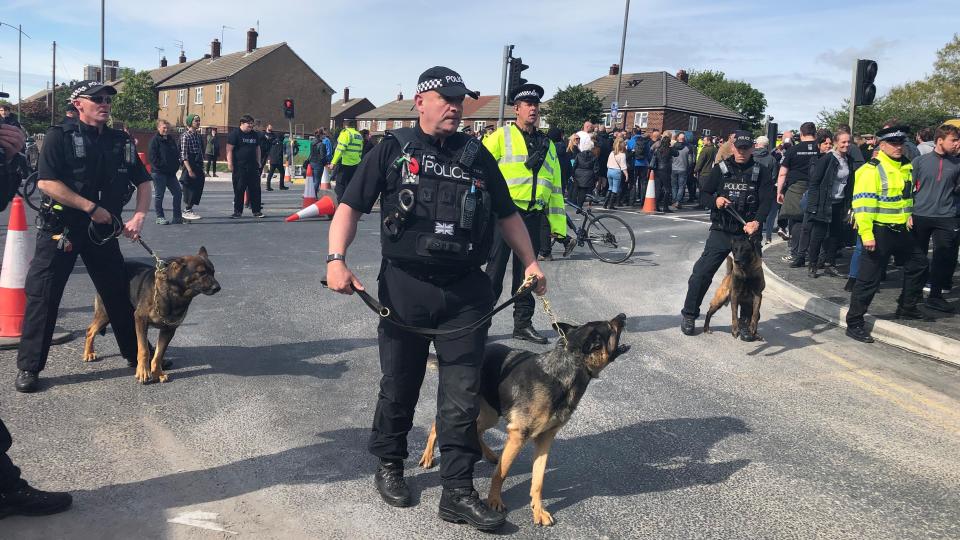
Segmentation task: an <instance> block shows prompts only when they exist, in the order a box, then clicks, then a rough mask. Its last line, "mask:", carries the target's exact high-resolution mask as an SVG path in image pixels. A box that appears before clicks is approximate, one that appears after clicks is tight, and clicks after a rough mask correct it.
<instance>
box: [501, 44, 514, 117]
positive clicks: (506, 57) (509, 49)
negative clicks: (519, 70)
mask: <svg viewBox="0 0 960 540" xmlns="http://www.w3.org/2000/svg"><path fill="white" fill-rule="evenodd" d="M512 54H513V45H504V46H503V74H502V77H501V78H500V109H499V110H498V111H497V127H500V126H502V125H503V107H504V105H506V103H507V68H508V66H509V65H510V55H512Z"/></svg>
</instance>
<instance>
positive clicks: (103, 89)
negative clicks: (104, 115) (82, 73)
mask: <svg viewBox="0 0 960 540" xmlns="http://www.w3.org/2000/svg"><path fill="white" fill-rule="evenodd" d="M116 93H117V89H116V88H114V87H113V86H110V85H109V84H103V83H101V82H98V81H83V82H81V83H80V84H78V85H77V86H76V87H75V88H74V89H73V92H70V101H73V100H75V99H77V98H79V97H80V96H96V95H99V94H107V95H111V96H113V95H116Z"/></svg>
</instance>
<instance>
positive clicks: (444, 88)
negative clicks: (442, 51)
mask: <svg viewBox="0 0 960 540" xmlns="http://www.w3.org/2000/svg"><path fill="white" fill-rule="evenodd" d="M431 90H432V91H434V92H437V93H438V94H440V95H441V96H445V97H463V96H470V97H472V98H473V99H477V98H478V97H480V92H474V91H473V90H469V89H467V87H466V86H465V85H464V84H463V77H461V76H460V74H459V73H457V72H456V71H454V70H452V69H450V68H447V67H443V66H434V67H432V68H430V69H428V70H426V71H424V72H423V73H421V74H420V79H418V80H417V93H418V94H422V93H424V92H429V91H431Z"/></svg>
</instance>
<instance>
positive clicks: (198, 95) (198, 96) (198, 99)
mask: <svg viewBox="0 0 960 540" xmlns="http://www.w3.org/2000/svg"><path fill="white" fill-rule="evenodd" d="M194 90H195V91H196V92H195V94H194V96H193V104H194V105H203V87H202V86H200V87H197V88H195V89H194Z"/></svg>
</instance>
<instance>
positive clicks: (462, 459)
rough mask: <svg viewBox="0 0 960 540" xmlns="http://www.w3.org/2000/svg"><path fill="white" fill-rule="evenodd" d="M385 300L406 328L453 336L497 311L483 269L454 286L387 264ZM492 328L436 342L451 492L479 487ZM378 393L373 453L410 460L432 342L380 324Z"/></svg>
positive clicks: (444, 461) (444, 475) (441, 435)
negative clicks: (484, 370) (480, 417)
mask: <svg viewBox="0 0 960 540" xmlns="http://www.w3.org/2000/svg"><path fill="white" fill-rule="evenodd" d="M379 285H380V286H379V298H380V302H381V303H383V305H385V306H389V307H390V308H391V309H392V310H393V313H394V315H396V317H397V318H399V319H400V320H401V321H403V323H404V324H407V325H413V326H420V327H426V328H437V329H441V330H442V329H452V328H459V327H462V326H465V325H467V324H470V323H473V322H476V321H477V320H478V319H480V317H482V316H484V315H486V314H487V313H488V312H489V311H490V310H491V309H493V295H492V293H491V290H490V280H489V279H488V278H487V276H486V275H485V274H484V273H483V272H482V271H480V269H479V268H477V269H473V270H468V271H467V273H466V274H464V275H463V276H461V277H458V278H456V279H454V280H452V281H450V280H436V279H433V278H430V277H426V276H419V277H418V276H414V275H411V274H410V273H408V272H406V271H404V270H402V269H400V268H398V267H396V266H394V265H393V264H391V263H389V262H386V261H385V262H384V264H383V266H382V267H381V272H380V277H379ZM489 328H490V325H489V323H488V324H485V325H483V326H482V327H481V328H479V329H477V330H474V331H473V332H470V333H468V334H455V335H454V337H452V338H444V337H438V338H437V339H436V340H434V346H435V347H436V349H437V359H438V363H439V377H440V378H439V388H438V390H437V418H436V419H437V437H438V440H439V443H440V455H441V459H440V479H441V482H442V484H443V486H444V487H445V488H463V487H470V486H472V485H473V466H474V464H475V463H476V462H477V461H478V460H479V459H480V444H479V440H478V438H477V423H476V422H477V414H478V413H479V412H480V397H479V393H480V368H481V366H482V364H483V349H484V345H485V343H486V340H487V330H488V329H489ZM377 341H378V343H379V345H380V371H381V373H382V376H381V378H380V393H379V395H378V397H377V408H376V411H375V412H374V416H373V429H372V431H371V433H370V442H369V450H370V453H371V454H373V455H375V456H377V457H379V458H381V459H386V460H403V459H406V458H407V457H408V456H409V452H408V451H407V433H408V432H409V431H410V428H411V427H412V426H413V414H414V410H415V409H416V406H417V399H418V398H419V397H420V385H421V384H422V383H423V376H424V371H425V369H426V363H427V354H428V346H429V343H430V342H429V341H428V340H427V339H425V338H424V337H422V336H418V335H415V334H410V333H408V332H405V331H403V330H400V329H399V328H397V327H396V326H393V325H392V324H390V323H387V322H384V321H381V322H380V327H379V328H378V330H377Z"/></svg>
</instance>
